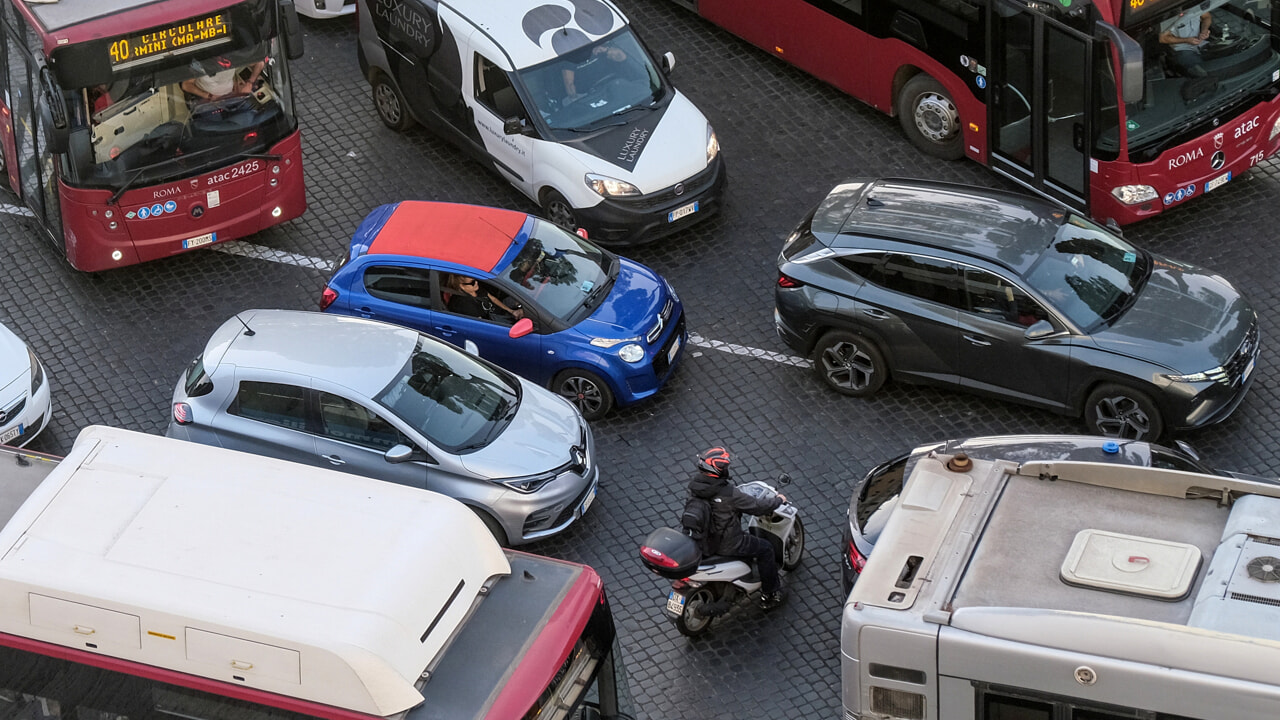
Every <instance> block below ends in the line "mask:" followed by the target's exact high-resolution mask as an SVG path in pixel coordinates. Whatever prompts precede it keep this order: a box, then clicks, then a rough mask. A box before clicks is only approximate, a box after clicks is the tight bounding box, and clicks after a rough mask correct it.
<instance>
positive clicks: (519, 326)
mask: <svg viewBox="0 0 1280 720" xmlns="http://www.w3.org/2000/svg"><path fill="white" fill-rule="evenodd" d="M531 332H533V321H532V320H530V319H529V318H520V319H519V320H517V321H516V324H515V325H512V326H511V330H509V331H508V332H507V335H508V336H509V337H510V338H511V339H512V340H514V339H516V338H522V337H524V336H525V335H528V334H529V333H531Z"/></svg>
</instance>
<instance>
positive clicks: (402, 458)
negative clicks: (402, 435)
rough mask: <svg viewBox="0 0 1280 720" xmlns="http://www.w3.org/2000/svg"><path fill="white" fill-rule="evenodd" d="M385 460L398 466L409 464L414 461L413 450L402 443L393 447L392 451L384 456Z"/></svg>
mask: <svg viewBox="0 0 1280 720" xmlns="http://www.w3.org/2000/svg"><path fill="white" fill-rule="evenodd" d="M382 457H383V459H384V460H386V461H387V462H389V463H392V464H395V465H398V464H400V463H403V462H409V461H410V460H412V459H413V448H411V447H409V446H408V445H405V444H404V443H401V444H399V445H396V446H394V447H392V448H391V449H390V450H388V451H386V452H385V453H383V454H382Z"/></svg>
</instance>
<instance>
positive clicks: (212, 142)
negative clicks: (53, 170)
mask: <svg viewBox="0 0 1280 720" xmlns="http://www.w3.org/2000/svg"><path fill="white" fill-rule="evenodd" d="M186 59H187V60H188V61H187V62H185V63H183V64H179V65H176V66H169V67H163V68H157V67H155V66H154V65H153V66H148V65H145V64H143V65H135V66H132V67H123V68H117V71H116V72H115V73H114V74H113V76H112V82H111V83H110V84H102V85H95V86H93V87H84V88H76V89H74V90H72V91H70V92H69V93H67V95H68V97H67V103H68V110H69V115H70V118H71V130H70V133H69V136H68V152H67V154H66V156H65V158H66V161H65V162H66V165H65V167H64V172H63V179H64V180H65V181H66V182H67V183H68V184H69V185H73V186H80V187H94V188H110V189H115V190H117V191H118V192H119V193H123V192H124V191H125V190H127V189H128V188H130V187H133V186H138V185H149V184H154V183H157V182H165V181H169V180H175V179H179V178H183V177H187V176H190V175H194V174H198V173H201V172H205V171H208V170H209V169H211V168H215V167H219V166H222V165H225V164H226V163H228V162H230V161H233V160H235V159H237V158H239V157H244V156H249V155H253V154H255V153H262V152H264V151H265V150H266V149H267V148H269V147H271V146H272V145H273V144H275V143H277V142H279V141H280V140H281V139H282V138H284V137H285V136H286V135H288V134H289V133H291V132H292V131H293V130H294V128H295V127H296V122H295V119H294V115H293V101H292V97H291V90H290V83H289V76H288V69H287V68H288V65H287V63H286V61H285V58H284V56H283V54H282V51H281V48H280V43H279V42H278V40H277V39H270V40H265V41H262V42H259V43H256V44H253V45H249V46H245V47H238V48H232V47H228V46H227V45H225V44H224V45H221V46H218V47H215V48H211V49H210V50H209V51H207V52H203V53H192V54H191V55H190V56H188V57H187V58H186Z"/></svg>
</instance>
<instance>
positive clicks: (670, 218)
mask: <svg viewBox="0 0 1280 720" xmlns="http://www.w3.org/2000/svg"><path fill="white" fill-rule="evenodd" d="M696 212H698V203H696V202H692V203H689V204H688V205H685V206H684V207H682V208H676V209H675V210H672V211H671V212H669V213H667V222H669V223H673V222H675V221H677V220H679V219H680V218H682V217H684V216H686V215H692V214H694V213H696Z"/></svg>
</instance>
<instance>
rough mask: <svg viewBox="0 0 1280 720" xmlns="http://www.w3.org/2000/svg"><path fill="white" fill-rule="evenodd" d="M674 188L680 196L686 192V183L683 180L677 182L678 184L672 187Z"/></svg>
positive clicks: (677, 195)
mask: <svg viewBox="0 0 1280 720" xmlns="http://www.w3.org/2000/svg"><path fill="white" fill-rule="evenodd" d="M672 190H674V191H675V193H676V197H680V196H681V195H683V194H684V183H682V182H678V183H676V186H675V187H674V188H672Z"/></svg>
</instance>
